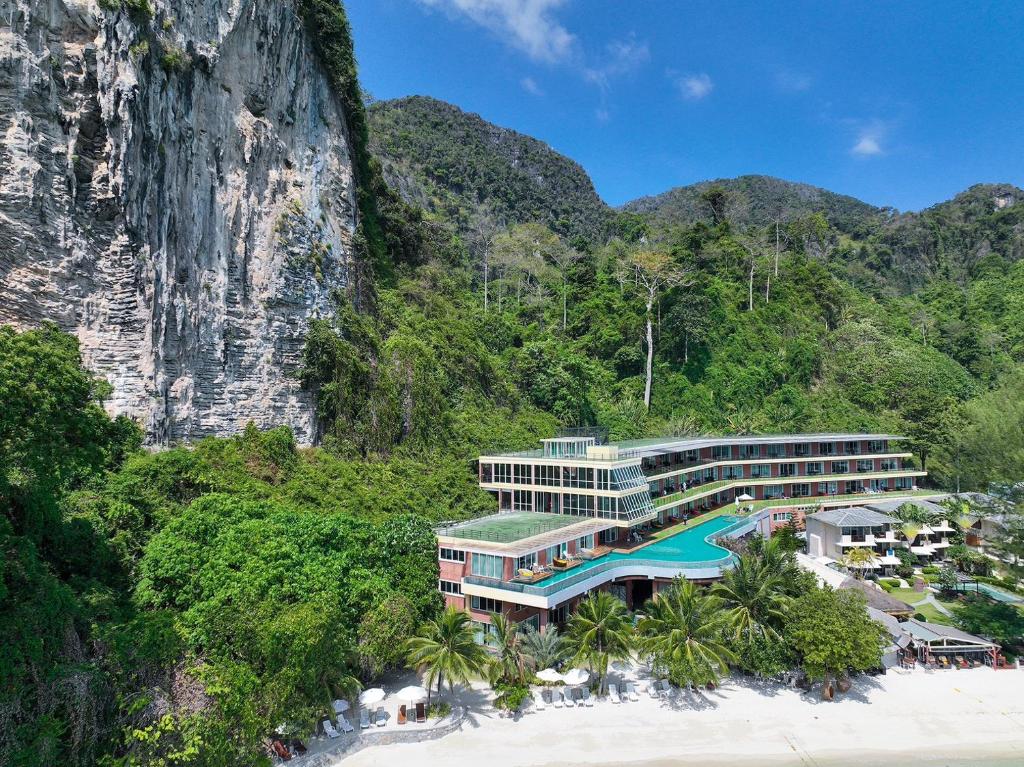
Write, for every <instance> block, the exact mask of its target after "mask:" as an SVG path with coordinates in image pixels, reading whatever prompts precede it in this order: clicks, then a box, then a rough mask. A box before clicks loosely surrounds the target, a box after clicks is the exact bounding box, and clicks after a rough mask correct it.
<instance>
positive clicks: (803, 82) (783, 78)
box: [775, 69, 814, 93]
mask: <svg viewBox="0 0 1024 767" xmlns="http://www.w3.org/2000/svg"><path fill="white" fill-rule="evenodd" d="M812 82H814V81H813V80H812V79H811V76H810V75H806V74H804V73H802V72H794V71H792V70H790V69H784V70H783V71H781V72H779V73H778V74H777V75H775V84H776V85H777V86H778V88H779V90H782V91H789V92H790V93H799V92H801V91H805V90H807V89H808V88H810V87H811V83H812Z"/></svg>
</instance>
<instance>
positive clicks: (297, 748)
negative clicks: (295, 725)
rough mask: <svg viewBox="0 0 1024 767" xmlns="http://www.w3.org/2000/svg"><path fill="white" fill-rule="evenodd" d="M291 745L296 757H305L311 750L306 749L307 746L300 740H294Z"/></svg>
mask: <svg viewBox="0 0 1024 767" xmlns="http://www.w3.org/2000/svg"><path fill="white" fill-rule="evenodd" d="M290 744H291V747H292V750H293V751H294V752H295V755H296V756H303V755H305V753H306V751H308V750H309V749H307V748H306V744H305V743H303V742H302V741H301V740H299V739H298V738H292V739H291V741H290Z"/></svg>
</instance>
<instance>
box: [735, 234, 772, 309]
mask: <svg viewBox="0 0 1024 767" xmlns="http://www.w3.org/2000/svg"><path fill="white" fill-rule="evenodd" d="M733 239H735V240H736V242H737V243H738V244H739V246H740V247H741V248H743V250H744V252H745V253H746V254H747V259H746V261H747V265H746V272H747V311H748V312H752V311H754V271H755V270H756V269H757V264H758V262H759V261H760V260H761V258H763V257H764V255H765V253H766V252H767V250H768V238H767V235H766V233H765V231H764V230H763V229H757V228H751V229H749V230H748V231H746V232H744V233H743V234H738V235H736V236H735V237H734V238H733Z"/></svg>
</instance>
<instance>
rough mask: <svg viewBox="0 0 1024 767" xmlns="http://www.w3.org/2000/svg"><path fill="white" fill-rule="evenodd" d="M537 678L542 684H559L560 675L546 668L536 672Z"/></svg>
mask: <svg viewBox="0 0 1024 767" xmlns="http://www.w3.org/2000/svg"><path fill="white" fill-rule="evenodd" d="M537 678H538V679H539V680H540V681H542V682H561V681H562V675H561V674H559V673H558V672H557V671H555V670H554V669H553V668H546V669H544V670H543V671H538V672H537Z"/></svg>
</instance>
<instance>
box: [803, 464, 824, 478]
mask: <svg viewBox="0 0 1024 767" xmlns="http://www.w3.org/2000/svg"><path fill="white" fill-rule="evenodd" d="M824 466H825V464H823V463H822V462H821V461H808V462H807V473H808V474H809V475H810V476H812V477H813V476H817V475H818V474H824V473H825V472H824Z"/></svg>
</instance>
